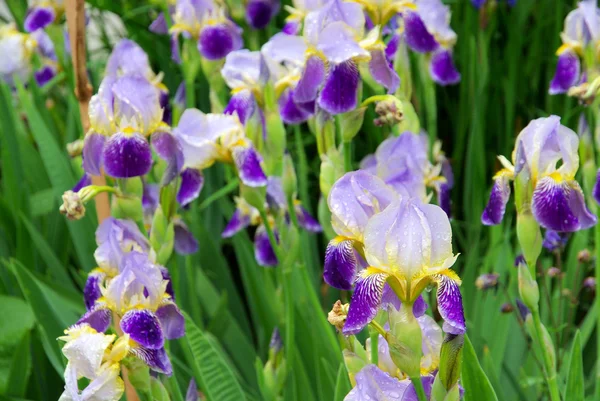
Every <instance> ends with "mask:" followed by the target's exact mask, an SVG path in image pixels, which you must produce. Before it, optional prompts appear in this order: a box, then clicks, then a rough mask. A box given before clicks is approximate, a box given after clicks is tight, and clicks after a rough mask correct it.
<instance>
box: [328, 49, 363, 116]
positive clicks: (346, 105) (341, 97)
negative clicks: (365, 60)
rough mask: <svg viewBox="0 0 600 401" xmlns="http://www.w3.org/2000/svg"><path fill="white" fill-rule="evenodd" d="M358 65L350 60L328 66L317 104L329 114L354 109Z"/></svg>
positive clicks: (358, 80)
mask: <svg viewBox="0 0 600 401" xmlns="http://www.w3.org/2000/svg"><path fill="white" fill-rule="evenodd" d="M360 82H361V81H360V74H359V71H358V66H357V65H356V63H355V62H354V61H352V60H349V61H346V62H343V63H341V64H338V65H333V66H330V71H329V74H328V75H327V78H326V80H325V85H323V89H322V90H321V92H320V93H319V100H318V101H319V106H321V108H323V109H324V110H325V111H327V112H328V113H330V114H340V113H346V112H348V111H351V110H354V109H355V108H356V105H357V103H358V86H359V84H360Z"/></svg>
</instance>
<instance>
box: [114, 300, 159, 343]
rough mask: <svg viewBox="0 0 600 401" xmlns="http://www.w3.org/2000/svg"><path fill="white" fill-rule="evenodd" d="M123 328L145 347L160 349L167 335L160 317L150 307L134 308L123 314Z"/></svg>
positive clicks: (124, 331)
mask: <svg viewBox="0 0 600 401" xmlns="http://www.w3.org/2000/svg"><path fill="white" fill-rule="evenodd" d="M121 330H123V333H127V334H129V337H131V339H132V340H134V341H135V342H137V343H139V344H140V345H142V346H143V347H146V348H150V349H160V348H162V347H163V345H164V344H165V337H164V334H163V331H162V329H161V325H160V321H159V319H158V317H156V315H155V314H154V313H152V312H150V311H149V310H148V309H134V310H130V311H128V312H127V313H125V314H124V315H123V318H122V319H121Z"/></svg>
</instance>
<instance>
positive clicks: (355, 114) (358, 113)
mask: <svg viewBox="0 0 600 401" xmlns="http://www.w3.org/2000/svg"><path fill="white" fill-rule="evenodd" d="M365 111H367V108H366V107H359V108H357V109H354V110H352V111H349V112H347V113H344V114H340V115H339V117H338V118H339V119H340V131H341V134H342V140H343V141H344V142H351V141H352V139H354V137H355V136H356V134H358V132H359V131H360V129H361V128H362V125H363V121H364V119H365Z"/></svg>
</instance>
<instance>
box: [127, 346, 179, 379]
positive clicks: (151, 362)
mask: <svg viewBox="0 0 600 401" xmlns="http://www.w3.org/2000/svg"><path fill="white" fill-rule="evenodd" d="M131 352H132V353H133V354H134V355H135V356H136V357H138V358H139V359H141V360H142V361H143V362H144V363H145V364H146V365H148V367H149V368H150V369H152V370H154V371H156V372H159V373H164V374H166V375H167V376H171V375H172V374H173V367H172V366H171V361H170V360H169V356H168V355H167V352H166V351H165V347H162V348H158V349H150V348H146V347H144V346H141V345H137V346H134V347H131Z"/></svg>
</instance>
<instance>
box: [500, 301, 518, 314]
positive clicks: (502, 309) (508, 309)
mask: <svg viewBox="0 0 600 401" xmlns="http://www.w3.org/2000/svg"><path fill="white" fill-rule="evenodd" d="M514 310H515V308H514V307H513V306H512V304H511V303H509V302H506V303H504V304H502V306H501V307H500V313H511V312H512V311H514Z"/></svg>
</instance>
